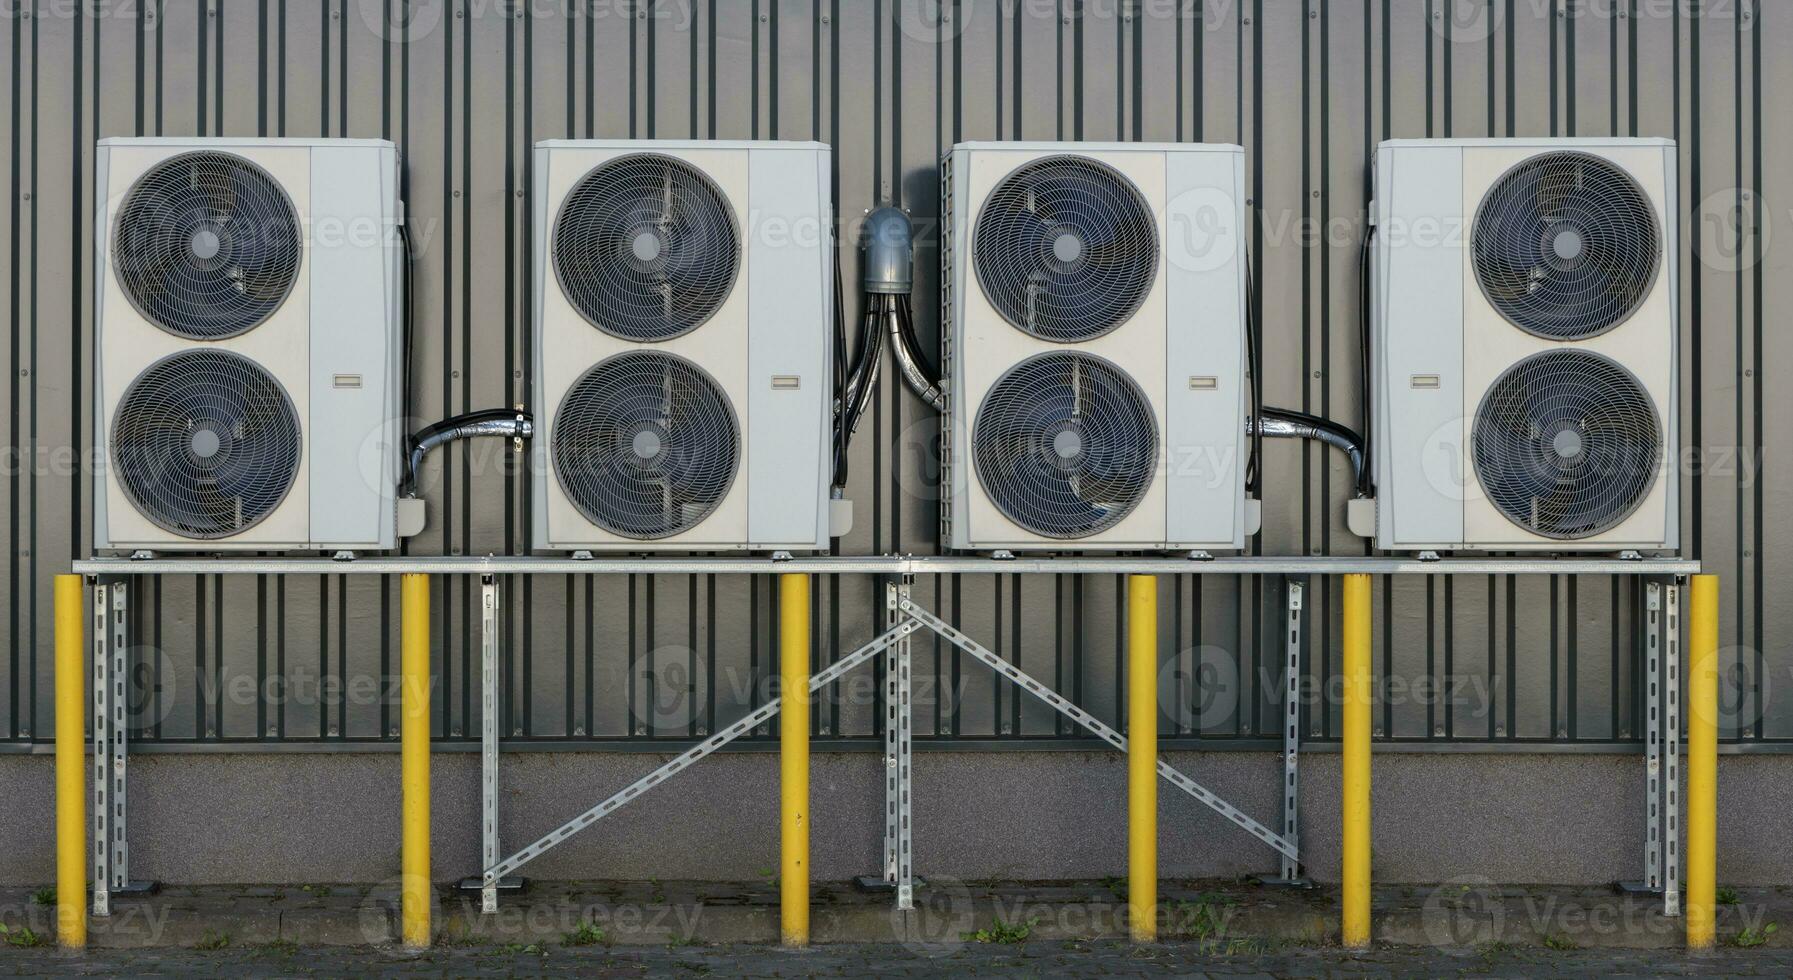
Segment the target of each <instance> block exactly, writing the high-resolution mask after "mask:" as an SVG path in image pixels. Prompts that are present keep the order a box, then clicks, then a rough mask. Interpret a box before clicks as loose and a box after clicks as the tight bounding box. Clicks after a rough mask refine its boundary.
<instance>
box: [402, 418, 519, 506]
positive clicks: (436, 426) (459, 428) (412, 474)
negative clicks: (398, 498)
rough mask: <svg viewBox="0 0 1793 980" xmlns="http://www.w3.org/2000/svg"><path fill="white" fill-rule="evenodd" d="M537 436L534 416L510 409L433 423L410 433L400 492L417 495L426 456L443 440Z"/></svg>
mask: <svg viewBox="0 0 1793 980" xmlns="http://www.w3.org/2000/svg"><path fill="white" fill-rule="evenodd" d="M534 435H535V419H534V417H533V416H531V415H530V414H529V413H528V412H519V411H517V410H515V409H510V408H482V409H479V410H478V411H474V412H467V413H465V414H462V415H455V416H451V417H449V418H445V419H443V420H441V421H440V422H432V423H430V424H429V425H426V426H424V427H423V428H422V429H419V430H418V431H417V433H416V434H415V435H413V436H411V438H410V439H409V440H408V442H407V444H406V446H405V464H404V467H405V471H404V478H403V481H402V484H401V486H400V487H399V491H400V493H401V494H403V495H404V496H407V497H410V496H415V495H416V493H417V478H418V472H419V471H420V470H421V469H422V468H423V458H424V456H426V455H428V454H429V452H430V450H432V449H435V448H436V447H437V446H440V445H443V444H444V443H449V442H453V441H455V440H457V439H471V438H474V437H476V436H501V437H504V438H508V439H528V438H531V437H533V436H534Z"/></svg>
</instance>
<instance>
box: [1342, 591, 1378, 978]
mask: <svg viewBox="0 0 1793 980" xmlns="http://www.w3.org/2000/svg"><path fill="white" fill-rule="evenodd" d="M1344 632H1345V643H1344V646H1345V658H1344V659H1345V662H1344V691H1343V693H1344V702H1345V703H1344V706H1343V710H1344V723H1345V730H1344V743H1345V744H1344V751H1343V754H1342V759H1343V764H1344V773H1343V777H1342V779H1341V781H1340V782H1341V786H1340V791H1341V795H1342V797H1343V802H1344V806H1343V808H1342V809H1343V812H1342V814H1341V819H1340V827H1341V830H1342V837H1343V841H1342V843H1341V846H1340V879H1341V888H1340V891H1341V895H1340V898H1341V902H1342V905H1343V909H1342V912H1341V914H1340V919H1339V939H1340V941H1341V942H1342V943H1344V945H1345V946H1346V947H1347V948H1351V949H1361V948H1363V947H1365V946H1368V945H1369V944H1370V702H1371V698H1372V696H1371V691H1370V577H1369V576H1368V575H1347V576H1345V624H1344Z"/></svg>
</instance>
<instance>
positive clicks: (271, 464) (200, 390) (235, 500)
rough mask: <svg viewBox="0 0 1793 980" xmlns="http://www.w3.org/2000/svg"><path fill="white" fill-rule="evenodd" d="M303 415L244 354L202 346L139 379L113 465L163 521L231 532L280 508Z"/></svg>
mask: <svg viewBox="0 0 1793 980" xmlns="http://www.w3.org/2000/svg"><path fill="white" fill-rule="evenodd" d="M301 444H302V437H301V434H300V428H299V414H298V412H297V411H295V410H294V408H293V403H292V400H291V399H289V398H288V397H287V393H286V391H285V389H283V388H281V386H280V382H278V381H276V380H274V377H273V376H272V375H270V374H269V373H268V372H267V371H265V370H263V369H262V368H261V367H260V366H258V365H257V364H255V363H254V362H253V361H250V360H249V359H248V358H246V357H243V356H242V355H240V354H233V353H231V352H229V351H223V350H193V351H183V352H181V353H178V354H173V355H170V356H169V357H166V358H164V359H162V360H161V361H158V362H156V363H155V364H153V365H151V366H150V367H149V369H148V370H146V371H144V372H143V373H142V374H140V375H138V376H137V379H136V380H135V381H132V382H131V386H130V387H129V388H127V389H126V390H125V393H124V397H123V398H122V399H120V400H119V403H118V407H117V409H116V410H115V411H114V413H113V418H112V454H111V455H112V466H113V470H114V472H115V473H116V475H117V477H118V482H119V485H120V486H121V487H123V488H124V492H125V495H126V496H127V497H129V498H130V500H131V503H132V504H134V505H136V507H137V509H138V511H140V512H141V513H142V514H143V516H144V517H146V518H148V519H149V520H150V521H151V522H153V523H154V524H155V525H156V526H157V527H160V528H162V529H163V530H166V531H171V532H173V533H175V534H179V535H182V536H184V537H189V538H202V539H211V538H224V537H229V536H231V535H233V534H237V533H239V532H241V531H244V530H246V529H248V528H251V527H254V526H255V525H256V524H258V523H260V522H261V521H262V519H263V518H265V517H267V516H268V515H269V514H270V513H272V512H273V511H274V508H276V507H278V506H280V502H281V501H282V500H284V499H285V498H286V495H287V492H288V491H289V490H291V489H292V486H293V483H294V481H295V480H296V479H297V477H298V473H299V455H300V450H301Z"/></svg>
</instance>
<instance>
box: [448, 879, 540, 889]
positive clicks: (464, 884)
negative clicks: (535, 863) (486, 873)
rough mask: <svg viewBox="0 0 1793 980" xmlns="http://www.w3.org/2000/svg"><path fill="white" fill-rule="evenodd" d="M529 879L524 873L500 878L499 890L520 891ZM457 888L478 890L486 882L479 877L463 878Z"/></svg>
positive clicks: (483, 886) (482, 887)
mask: <svg viewBox="0 0 1793 980" xmlns="http://www.w3.org/2000/svg"><path fill="white" fill-rule="evenodd" d="M528 883H529V880H528V879H527V878H524V877H523V876H522V875H511V876H509V877H504V878H500V879H498V890H499V891H501V892H520V891H522V890H523V886H524V885H526V884H528ZM455 888H456V889H458V890H460V891H464V892H477V891H482V890H484V888H485V882H483V881H481V880H480V879H479V878H476V877H475V878H462V879H461V880H460V882H458V883H457V884H456V885H455Z"/></svg>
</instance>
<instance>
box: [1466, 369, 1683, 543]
mask: <svg viewBox="0 0 1793 980" xmlns="http://www.w3.org/2000/svg"><path fill="white" fill-rule="evenodd" d="M1472 443H1473V458H1474V461H1475V470H1476V477H1477V478H1478V479H1479V480H1480V481H1481V484H1482V489H1483V491H1484V492H1485V493H1486V494H1487V495H1488V499H1489V501H1491V502H1492V503H1493V504H1494V506H1495V507H1496V508H1498V509H1499V510H1500V512H1501V513H1502V514H1504V515H1506V517H1507V519H1509V520H1511V521H1512V522H1513V523H1515V524H1517V525H1519V526H1520V527H1522V528H1525V529H1526V530H1527V531H1531V532H1532V533H1534V534H1540V535H1543V536H1545V537H1551V538H1563V539H1571V538H1585V537H1590V536H1592V535H1595V534H1599V533H1600V532H1602V531H1605V530H1608V529H1610V528H1612V527H1614V526H1616V525H1618V524H1619V522H1621V521H1623V520H1624V519H1625V518H1626V517H1628V516H1630V514H1631V512H1632V511H1633V510H1636V509H1637V506H1638V505H1639V504H1640V503H1642V502H1643V499H1644V497H1646V496H1648V494H1649V492H1650V488H1651V486H1653V485H1654V483H1655V481H1656V475H1657V473H1656V469H1657V466H1658V464H1659V462H1660V460H1661V457H1662V435H1661V432H1660V431H1659V429H1658V427H1657V421H1656V408H1655V405H1654V404H1653V403H1652V402H1651V401H1650V396H1649V394H1648V393H1647V392H1645V391H1644V388H1643V386H1642V385H1641V384H1639V383H1638V381H1637V379H1636V378H1635V377H1633V376H1632V375H1631V373H1630V372H1629V371H1626V370H1625V369H1624V368H1622V367H1620V366H1619V365H1618V364H1616V363H1614V362H1613V361H1611V360H1609V359H1608V358H1606V357H1603V356H1601V355H1599V354H1594V353H1591V352H1589V351H1580V350H1553V351H1546V352H1544V353H1542V354H1534V355H1532V356H1531V357H1528V358H1526V359H1525V360H1523V361H1520V362H1519V363H1518V364H1515V365H1513V366H1512V367H1510V368H1508V369H1507V370H1506V372H1505V373H1503V374H1502V375H1501V376H1500V377H1499V378H1498V379H1496V380H1495V382H1494V384H1493V385H1492V386H1490V388H1489V389H1488V393H1487V394H1486V395H1485V396H1483V399H1482V405H1481V410H1480V411H1479V412H1478V413H1477V414H1476V418H1475V423H1474V434H1473V436H1472Z"/></svg>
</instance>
